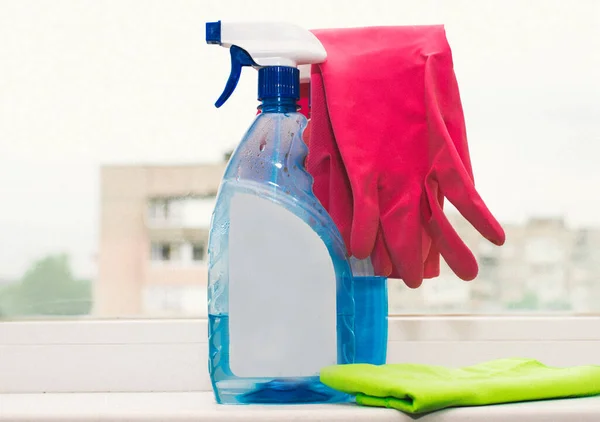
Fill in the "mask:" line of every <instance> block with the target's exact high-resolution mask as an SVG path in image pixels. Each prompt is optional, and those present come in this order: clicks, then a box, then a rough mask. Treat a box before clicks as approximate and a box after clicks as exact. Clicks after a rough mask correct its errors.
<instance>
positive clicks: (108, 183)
mask: <svg viewBox="0 0 600 422" xmlns="http://www.w3.org/2000/svg"><path fill="white" fill-rule="evenodd" d="M224 170H225V163H219V164H206V165H190V166H108V167H103V168H102V171H101V183H102V189H101V205H100V206H101V221H100V251H99V259H98V262H99V279H98V282H97V283H95V286H96V287H95V288H96V292H95V309H94V312H95V314H96V315H97V316H99V317H111V316H119V317H123V316H137V315H152V316H161V315H163V316H187V315H190V316H191V315H193V316H202V315H205V313H206V306H205V304H206V282H207V273H208V271H207V266H206V256H207V240H208V226H209V223H210V216H211V213H212V210H213V207H214V204H215V195H216V192H217V189H218V186H219V182H220V180H221V177H222V175H223V172H224ZM447 216H448V218H449V220H450V222H451V224H452V226H453V227H454V228H455V229H456V231H457V232H458V233H459V235H460V236H461V237H462V238H463V240H464V241H465V243H466V244H467V245H468V247H469V248H470V249H471V251H472V252H473V254H474V255H475V257H476V258H477V261H478V263H479V275H478V277H477V278H476V279H475V280H473V281H471V282H464V281H462V280H460V279H459V278H458V277H456V275H454V273H453V272H452V271H451V270H450V269H449V268H448V267H447V266H446V265H445V263H444V262H443V259H442V267H441V274H440V276H439V277H437V278H435V279H432V280H425V281H424V283H423V285H422V286H421V287H420V288H419V289H416V290H410V289H408V288H406V286H404V283H403V282H402V281H400V280H390V281H389V298H390V303H389V309H390V312H391V313H437V314H444V313H452V314H457V313H468V314H472V313H488V314H489V313H505V312H535V311H538V312H539V311H570V312H594V311H596V312H597V311H600V280H599V274H600V229H597V228H587V229H575V228H570V227H569V226H568V225H567V224H566V223H565V221H564V220H562V219H560V218H531V219H530V220H529V221H527V222H525V223H524V224H503V226H504V229H505V231H506V239H507V240H506V244H505V245H504V246H502V247H497V246H494V245H492V244H491V243H489V242H488V241H487V240H485V239H484V238H483V237H482V236H481V235H480V234H479V233H478V232H477V231H475V229H473V227H472V226H471V225H470V224H469V223H468V222H467V221H466V220H464V219H463V218H462V217H461V216H460V215H459V214H458V213H456V212H452V211H447Z"/></svg>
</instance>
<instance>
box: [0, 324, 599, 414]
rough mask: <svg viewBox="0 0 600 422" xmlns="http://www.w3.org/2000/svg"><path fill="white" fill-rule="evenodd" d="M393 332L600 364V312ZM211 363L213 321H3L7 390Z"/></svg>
mask: <svg viewBox="0 0 600 422" xmlns="http://www.w3.org/2000/svg"><path fill="white" fill-rule="evenodd" d="M388 340H389V342H388V363H396V362H413V363H424V364H432V365H445V366H451V367H456V366H466V365H473V364H475V363H480V362H484V361H487V360H491V359H497V358H505V357H527V358H533V359H538V360H541V361H542V362H543V363H545V364H547V365H551V366H574V365H590V364H598V363H599V356H600V317H598V316H589V317H568V316H562V317H560V316H554V317H550V316H540V317H535V316H529V317H527V316H513V317H493V316H480V317H476V316H462V317H461V316H456V317H442V316H432V317H424V316H403V317H401V316H397V317H390V320H389V338H388ZM207 368H208V327H207V321H206V319H189V320H173V319H166V320H108V321H107V320H72V321H60V320H58V321H29V322H24V321H21V322H17V321H15V322H3V323H0V396H1V395H2V394H3V393H4V394H6V393H30V394H37V393H40V394H41V393H45V394H50V393H67V395H66V397H71V398H72V397H74V396H72V395H69V394H68V393H104V392H112V393H134V394H135V393H154V392H165V393H183V392H190V391H197V392H199V391H210V389H211V385H210V380H209V377H208V370H207ZM33 397H39V396H33ZM94 397H98V396H94ZM111 397H117V396H111ZM123 397H134V396H123ZM153 397H154V396H153ZM157 397H158V396H157ZM160 397H167V396H160ZM47 400H49V399H47ZM70 400H71V399H70ZM2 411H4V409H3V408H2V406H0V415H1V414H2ZM32 411H33V410H32ZM598 411H599V412H598V415H599V417H598V420H599V421H600V408H599V409H598Z"/></svg>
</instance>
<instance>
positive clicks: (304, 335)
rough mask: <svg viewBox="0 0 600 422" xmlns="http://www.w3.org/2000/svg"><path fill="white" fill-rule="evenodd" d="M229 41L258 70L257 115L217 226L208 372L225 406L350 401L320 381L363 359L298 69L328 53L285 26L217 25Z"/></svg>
mask: <svg viewBox="0 0 600 422" xmlns="http://www.w3.org/2000/svg"><path fill="white" fill-rule="evenodd" d="M206 41H207V43H208V44H215V45H219V46H221V47H225V48H229V50H230V55H231V74H230V76H229V80H228V81H227V85H226V87H225V90H224V92H223V93H222V95H221V97H220V98H219V99H218V100H217V102H216V104H215V105H216V106H217V107H220V106H221V105H223V103H224V102H225V101H226V100H227V98H229V96H230V95H231V94H232V92H233V90H234V89H235V87H236V85H237V82H238V79H239V77H240V73H241V70H242V68H243V67H253V68H255V69H258V82H259V83H258V85H259V87H258V99H259V101H261V105H260V108H261V113H260V114H258V115H257V116H256V117H255V119H254V122H253V123H252V125H251V126H250V128H249V129H248V131H247V132H246V134H245V135H244V136H243V138H242V140H241V142H240V144H239V145H238V147H237V148H236V149H235V151H234V152H233V155H232V156H231V159H230V160H229V163H228V165H227V168H226V170H225V175H224V177H223V180H222V182H221V185H220V187H219V191H218V194H217V203H216V206H215V210H214V212H213V216H212V220H211V227H210V233H209V275H208V277H209V279H208V299H209V303H208V315H209V373H210V377H211V381H212V385H213V391H214V393H215V397H216V400H217V402H219V403H227V404H243V403H317V402H340V401H346V400H349V397H348V396H347V395H345V394H343V393H340V392H337V391H334V390H331V389H329V388H328V387H326V386H324V385H323V384H321V383H320V382H319V371H320V369H321V368H322V367H324V366H328V365H334V364H346V363H353V362H354V358H355V350H354V347H355V341H354V292H353V285H352V273H351V268H350V264H349V262H348V260H347V259H346V256H345V254H346V252H345V247H344V243H343V240H342V238H341V235H340V234H339V231H338V230H337V228H336V226H335V224H334V223H333V220H331V217H330V216H329V215H328V214H327V212H326V211H325V209H324V208H323V207H322V206H321V204H320V202H319V201H318V200H317V198H316V197H315V196H314V194H313V191H312V178H311V176H310V175H309V174H308V173H307V172H306V170H305V168H304V158H305V157H306V154H307V147H306V145H305V144H304V142H303V141H302V132H303V130H304V129H305V127H306V124H307V120H306V117H304V115H302V114H301V113H299V112H298V111H297V108H298V105H297V101H298V100H299V85H300V82H299V79H300V78H299V70H298V69H297V66H298V65H303V64H312V63H320V62H323V61H324V60H325V59H326V52H325V50H324V48H323V46H322V45H321V43H320V42H319V41H318V39H317V38H316V37H315V36H314V35H313V34H312V33H311V32H309V31H306V30H305V29H303V28H300V27H297V26H294V25H289V24H285V23H221V22H209V23H207V24H206Z"/></svg>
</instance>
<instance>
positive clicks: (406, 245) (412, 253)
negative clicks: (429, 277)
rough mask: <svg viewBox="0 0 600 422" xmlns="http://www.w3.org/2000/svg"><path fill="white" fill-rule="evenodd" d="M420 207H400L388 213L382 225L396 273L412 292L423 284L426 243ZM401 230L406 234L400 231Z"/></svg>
mask: <svg viewBox="0 0 600 422" xmlns="http://www.w3.org/2000/svg"><path fill="white" fill-rule="evenodd" d="M420 222H421V219H420V210H419V207H418V206H414V207H410V208H408V209H407V207H396V208H392V209H391V210H390V211H388V212H387V213H386V214H385V215H384V216H383V218H382V221H381V224H382V228H383V232H384V233H385V243H386V244H387V246H388V251H389V253H390V257H391V260H392V263H393V265H394V267H395V270H394V272H395V273H397V274H398V275H399V277H400V278H401V279H402V280H403V281H404V284H406V285H407V286H408V287H410V288H411V289H416V288H417V287H419V286H420V285H421V283H422V282H423V242H422V227H421V224H420ZM398 227H401V228H402V230H401V231H399V230H398Z"/></svg>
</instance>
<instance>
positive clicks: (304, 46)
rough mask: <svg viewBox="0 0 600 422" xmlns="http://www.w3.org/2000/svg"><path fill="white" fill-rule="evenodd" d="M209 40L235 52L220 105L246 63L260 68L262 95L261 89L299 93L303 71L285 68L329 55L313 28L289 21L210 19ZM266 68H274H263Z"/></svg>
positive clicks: (286, 94)
mask: <svg viewBox="0 0 600 422" xmlns="http://www.w3.org/2000/svg"><path fill="white" fill-rule="evenodd" d="M206 43H207V44H217V45H220V46H221V47H225V48H229V49H230V55H231V73H230V74H229V79H228V80H227V84H226V85H225V90H224V91H223V93H222V94H221V96H220V97H219V99H218V100H217V102H216V103H215V106H216V107H221V106H222V105H223V104H224V103H225V101H227V99H228V98H229V97H230V96H231V94H232V93H233V91H234V90H235V88H236V86H237V84H238V81H239V79H240V76H241V73H242V68H243V67H245V66H246V67H254V68H258V69H259V70H260V72H259V76H262V77H259V80H262V84H263V85H264V86H262V85H261V86H259V99H260V94H261V92H262V93H269V95H273V94H277V95H278V94H281V96H297V94H298V92H297V91H298V88H297V86H298V85H299V76H298V75H299V74H300V73H299V72H298V71H297V70H294V71H293V72H291V69H288V70H287V71H286V70H285V69H286V68H290V67H291V68H297V67H299V66H302V65H310V64H313V63H322V62H324V61H325V59H326V58H327V53H326V52H325V48H324V47H323V45H322V44H321V42H320V41H319V40H318V39H317V37H316V36H315V35H314V34H313V33H312V32H310V31H307V30H306V29H304V28H301V27H299V26H296V25H291V24H288V23H273V22H243V23H222V22H221V21H218V22H207V23H206ZM264 68H271V69H272V72H271V71H267V72H263V70H264ZM261 72H262V74H261Z"/></svg>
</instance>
